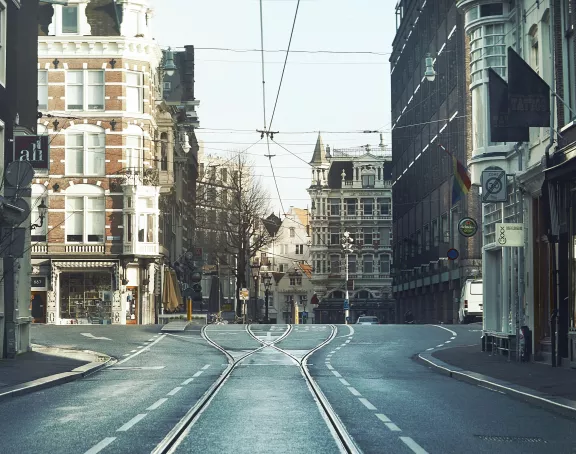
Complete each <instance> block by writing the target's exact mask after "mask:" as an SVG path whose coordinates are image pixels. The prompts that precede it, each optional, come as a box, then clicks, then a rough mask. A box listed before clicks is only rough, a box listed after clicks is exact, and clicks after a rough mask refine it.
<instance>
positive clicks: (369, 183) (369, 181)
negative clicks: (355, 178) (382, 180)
mask: <svg viewBox="0 0 576 454" xmlns="http://www.w3.org/2000/svg"><path fill="white" fill-rule="evenodd" d="M375 179H376V176H375V175H362V187H363V188H373V187H374V184H375Z"/></svg>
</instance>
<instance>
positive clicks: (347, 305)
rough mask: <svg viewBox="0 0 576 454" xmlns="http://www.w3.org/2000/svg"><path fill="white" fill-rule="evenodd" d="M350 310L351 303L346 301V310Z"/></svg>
mask: <svg viewBox="0 0 576 454" xmlns="http://www.w3.org/2000/svg"><path fill="white" fill-rule="evenodd" d="M349 309H350V301H349V300H344V310H345V311H347V310H349Z"/></svg>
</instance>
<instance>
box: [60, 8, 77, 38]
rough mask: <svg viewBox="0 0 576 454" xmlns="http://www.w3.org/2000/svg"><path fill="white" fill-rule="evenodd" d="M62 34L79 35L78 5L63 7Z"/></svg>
mask: <svg viewBox="0 0 576 454" xmlns="http://www.w3.org/2000/svg"><path fill="white" fill-rule="evenodd" d="M62 33H74V34H76V33H78V5H73V6H63V7H62Z"/></svg>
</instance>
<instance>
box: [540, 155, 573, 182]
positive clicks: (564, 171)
mask: <svg viewBox="0 0 576 454" xmlns="http://www.w3.org/2000/svg"><path fill="white" fill-rule="evenodd" d="M544 174H545V175H546V180H547V181H552V180H571V179H573V178H575V177H576V157H572V158H568V159H566V160H565V161H564V162H561V163H560V164H556V165H555V166H552V167H548V168H547V169H544Z"/></svg>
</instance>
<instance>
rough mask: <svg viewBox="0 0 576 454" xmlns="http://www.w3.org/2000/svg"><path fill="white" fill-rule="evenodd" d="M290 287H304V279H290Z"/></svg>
mask: <svg viewBox="0 0 576 454" xmlns="http://www.w3.org/2000/svg"><path fill="white" fill-rule="evenodd" d="M290 285H302V278H301V277H291V278H290Z"/></svg>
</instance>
